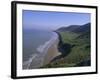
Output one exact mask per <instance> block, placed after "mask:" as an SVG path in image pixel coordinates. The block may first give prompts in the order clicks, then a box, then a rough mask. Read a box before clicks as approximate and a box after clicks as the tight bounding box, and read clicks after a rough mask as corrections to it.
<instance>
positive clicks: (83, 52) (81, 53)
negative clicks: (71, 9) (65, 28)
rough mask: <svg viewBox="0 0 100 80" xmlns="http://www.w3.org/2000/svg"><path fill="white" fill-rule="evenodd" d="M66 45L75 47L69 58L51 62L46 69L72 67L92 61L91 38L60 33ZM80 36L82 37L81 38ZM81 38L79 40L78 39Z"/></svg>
mask: <svg viewBox="0 0 100 80" xmlns="http://www.w3.org/2000/svg"><path fill="white" fill-rule="evenodd" d="M60 34H61V36H62V40H63V42H64V43H68V44H71V45H74V47H72V48H71V52H70V53H69V55H68V56H65V57H64V58H61V59H58V60H56V61H53V62H51V63H50V64H48V65H46V66H44V67H49V68H50V67H71V66H74V65H76V64H77V63H79V62H81V61H84V60H87V59H90V57H89V56H90V43H89V37H86V35H87V34H86V35H84V36H83V35H82V36H83V37H82V36H80V35H79V34H77V33H73V32H60ZM79 36H80V37H79ZM78 37H79V38H78Z"/></svg>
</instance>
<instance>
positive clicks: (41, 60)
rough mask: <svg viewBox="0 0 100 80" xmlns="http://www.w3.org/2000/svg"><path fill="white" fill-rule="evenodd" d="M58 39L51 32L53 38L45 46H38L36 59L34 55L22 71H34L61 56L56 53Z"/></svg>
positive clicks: (56, 35) (55, 34) (54, 33)
mask: <svg viewBox="0 0 100 80" xmlns="http://www.w3.org/2000/svg"><path fill="white" fill-rule="evenodd" d="M58 44H59V37H58V34H57V33H56V32H53V37H51V39H50V40H49V41H47V42H45V44H43V45H40V47H38V48H37V51H38V53H36V54H37V56H36V57H34V55H33V56H32V57H31V58H30V59H29V61H28V64H27V65H25V66H26V67H25V68H24V69H36V68H40V67H42V66H44V65H46V64H49V63H50V62H51V61H52V60H53V59H54V58H55V57H57V56H59V55H61V53H60V52H59V51H58Z"/></svg>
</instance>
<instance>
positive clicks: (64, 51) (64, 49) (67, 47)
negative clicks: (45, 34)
mask: <svg viewBox="0 0 100 80" xmlns="http://www.w3.org/2000/svg"><path fill="white" fill-rule="evenodd" d="M56 33H57V34H58V36H59V43H58V51H59V52H61V55H59V56H57V57H55V58H54V59H53V60H52V61H55V60H57V59H60V58H64V57H66V56H67V55H68V54H69V53H70V52H71V48H72V47H74V46H75V45H71V44H68V43H64V42H63V41H62V37H61V35H60V34H59V32H56ZM52 61H51V62H52Z"/></svg>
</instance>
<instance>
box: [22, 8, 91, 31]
mask: <svg viewBox="0 0 100 80" xmlns="http://www.w3.org/2000/svg"><path fill="white" fill-rule="evenodd" d="M88 22H90V13H75V12H51V11H33V10H23V13H22V24H23V28H25V29H43V30H56V29H59V28H61V27H67V26H69V25H83V24H86V23H88Z"/></svg>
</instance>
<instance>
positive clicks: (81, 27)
mask: <svg viewBox="0 0 100 80" xmlns="http://www.w3.org/2000/svg"><path fill="white" fill-rule="evenodd" d="M90 26H91V24H90V23H87V24H84V25H71V26H68V27H62V28H59V29H58V30H57V31H58V32H63V31H70V32H75V33H83V32H84V33H85V32H88V31H90Z"/></svg>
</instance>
